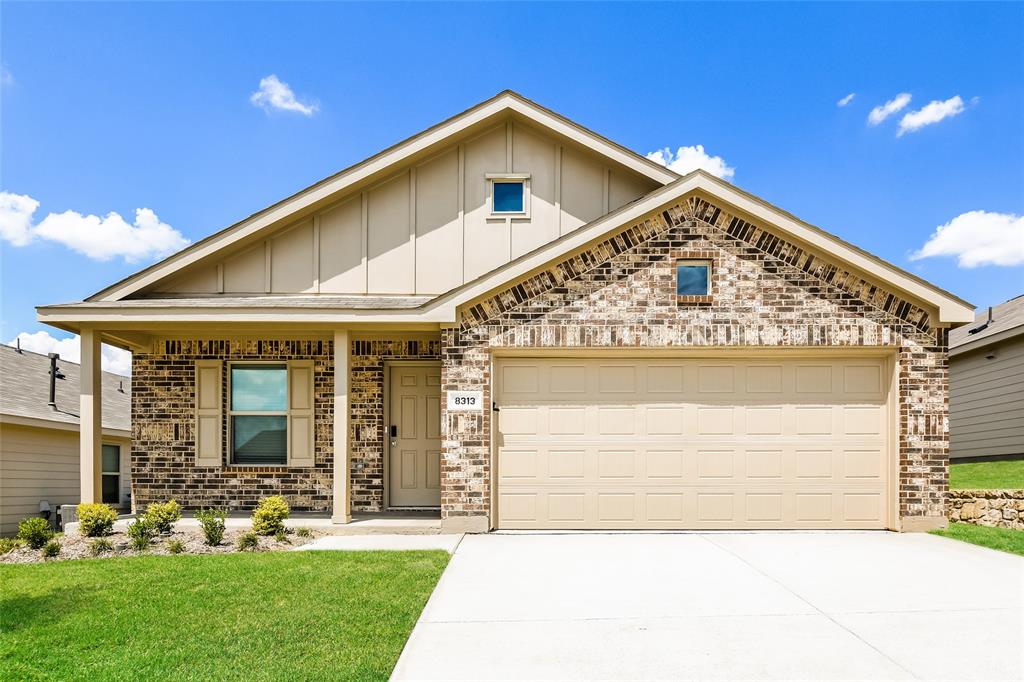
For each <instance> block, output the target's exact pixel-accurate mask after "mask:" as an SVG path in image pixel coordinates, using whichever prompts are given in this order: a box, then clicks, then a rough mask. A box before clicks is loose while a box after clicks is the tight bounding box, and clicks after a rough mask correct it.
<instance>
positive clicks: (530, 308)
mask: <svg viewBox="0 0 1024 682" xmlns="http://www.w3.org/2000/svg"><path fill="white" fill-rule="evenodd" d="M694 254H699V255H700V256H701V257H710V258H711V260H713V262H714V263H713V275H712V276H713V286H714V290H713V296H712V300H711V301H710V302H706V301H699V302H696V301H695V302H688V301H686V300H679V299H678V297H677V296H676V292H675V281H674V263H675V260H676V258H677V257H678V256H686V257H692V256H693V255H694ZM443 338H444V362H443V365H442V385H443V389H444V390H446V391H447V390H482V391H483V392H484V397H485V404H489V402H490V400H491V396H490V387H491V376H490V367H491V351H492V350H493V349H498V348H509V347H512V348H526V347H529V348H565V347H569V348H636V349H643V348H665V347H678V348H686V347H765V346H786V347H801V346H804V347H822V346H826V347H828V346H837V347H889V348H893V349H894V350H895V351H896V353H897V355H898V363H899V379H898V382H899V386H898V394H899V406H898V415H899V443H898V447H899V452H900V462H899V515H900V516H901V517H902V516H916V517H942V516H943V515H944V503H945V496H946V491H947V480H948V479H947V476H948V434H947V413H948V402H947V397H948V367H947V354H946V350H947V348H946V345H947V339H946V333H945V331H944V330H938V329H932V328H931V326H930V322H929V319H928V315H927V313H926V311H924V310H922V309H921V308H918V307H917V306H915V305H913V304H911V303H909V302H907V301H904V300H902V299H901V298H900V297H899V296H896V295H895V294H894V293H892V292H889V291H886V290H884V289H882V288H880V287H878V286H876V285H872V284H870V283H869V282H866V281H865V280H863V279H861V278H860V277H857V276H856V275H854V274H853V273H851V272H848V271H846V270H844V269H842V268H840V267H838V266H836V265H834V264H832V263H829V262H828V261H827V260H824V259H822V258H821V257H819V256H815V255H813V254H811V253H808V252H806V251H804V250H803V249H801V248H800V247H799V246H797V245H796V244H793V243H790V242H787V241H786V240H784V239H782V238H781V237H779V236H777V235H775V234H773V233H771V232H770V231H768V230H766V229H764V228H761V227H759V226H756V225H753V224H751V223H749V222H746V221H744V220H742V219H741V218H739V217H737V216H734V215H731V214H729V213H728V212H726V211H725V210H723V209H722V208H720V207H718V206H715V205H713V204H710V203H708V202H707V201H704V200H702V199H698V198H690V199H688V200H686V201H684V202H682V203H680V204H679V205H677V206H675V207H673V208H671V209H669V210H666V211H664V212H663V213H662V214H660V215H658V216H655V217H652V218H650V219H648V220H646V221H644V222H641V223H638V224H636V225H633V226H631V227H629V228H627V229H625V230H623V231H621V232H619V233H617V234H616V235H614V236H612V237H610V238H608V239H606V240H604V241H602V242H600V243H598V244H596V245H595V246H593V247H591V248H589V249H588V250H586V251H584V252H582V253H579V254H577V255H574V256H572V257H570V258H568V259H566V260H563V261H561V262H559V263H557V264H556V265H554V266H552V267H551V268H549V269H547V270H545V271H543V272H540V273H538V274H536V275H534V276H532V277H530V278H529V279H527V280H525V281H523V282H521V283H519V284H516V285H515V286H512V287H510V288H508V289H507V290H505V291H502V292H500V293H498V294H496V295H494V296H492V297H490V298H488V299H486V300H484V301H481V302H479V303H477V304H475V305H473V306H472V307H470V308H469V309H467V310H466V311H464V313H463V315H462V319H461V320H460V324H459V326H458V327H457V328H453V329H450V330H446V331H445V332H444V337H443ZM442 404H443V401H442ZM443 419H444V424H443V428H442V433H444V434H445V442H444V443H443V451H444V455H443V456H444V462H443V464H442V474H443V484H442V509H443V515H444V516H446V517H453V516H477V515H483V514H487V513H488V512H489V506H490V496H491V488H490V483H491V482H490V475H491V472H490V428H491V422H490V414H489V412H486V411H485V412H484V413H483V414H482V415H472V414H465V413H452V414H448V413H445V414H444V415H443Z"/></svg>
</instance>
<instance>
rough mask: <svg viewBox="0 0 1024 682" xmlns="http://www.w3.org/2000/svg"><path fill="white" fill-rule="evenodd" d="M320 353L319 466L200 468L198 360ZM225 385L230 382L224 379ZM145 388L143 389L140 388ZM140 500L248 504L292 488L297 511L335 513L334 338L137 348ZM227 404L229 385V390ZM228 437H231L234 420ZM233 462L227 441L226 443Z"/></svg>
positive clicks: (136, 492) (135, 477)
mask: <svg viewBox="0 0 1024 682" xmlns="http://www.w3.org/2000/svg"><path fill="white" fill-rule="evenodd" d="M307 359H309V360H313V361H314V363H315V364H314V368H313V397H314V401H315V404H316V413H315V415H314V425H313V434H314V435H313V438H314V442H315V448H314V466H313V467H311V468H289V467H284V466H269V467H254V466H237V467H235V466H221V467H197V466H195V464H194V461H195V436H194V433H193V432H194V430H195V361H196V360H224V361H225V368H224V372H225V373H226V372H227V365H226V363H227V362H230V361H240V360H282V361H286V360H307ZM221 383H222V385H225V386H226V382H225V381H224V380H223V378H222V382H221ZM136 387H137V388H136ZM132 388H133V390H132V501H133V504H134V505H135V508H136V509H140V510H141V509H144V508H145V506H146V505H147V504H149V503H150V502H165V501H167V500H169V499H172V498H173V499H175V500H177V501H178V502H179V503H180V504H181V505H182V506H183V507H185V508H186V509H196V508H199V507H203V506H216V507H226V508H228V509H231V510H248V509H251V508H252V507H253V506H255V504H256V502H257V501H258V500H259V499H260V498H261V497H265V496H267V495H277V494H281V495H284V496H285V497H286V498H287V499H288V502H289V504H290V505H292V508H293V509H295V510H297V511H322V512H329V511H330V509H331V504H332V497H331V482H332V480H333V473H332V467H333V465H334V453H333V449H334V448H333V445H334V443H333V433H334V431H333V428H334V426H333V425H334V356H333V343H332V342H331V341H326V340H288V339H269V340H218V339H204V340H165V341H160V342H158V343H157V344H156V348H155V352H152V353H134V354H133V355H132ZM222 399H223V409H224V411H226V410H227V391H226V390H225V391H223V392H222ZM223 438H224V441H223V442H225V443H226V440H227V420H226V419H225V420H224V425H223ZM223 450H224V454H223V456H224V458H225V464H226V462H227V456H228V455H227V447H224V448H223Z"/></svg>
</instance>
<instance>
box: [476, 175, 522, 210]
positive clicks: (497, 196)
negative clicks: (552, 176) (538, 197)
mask: <svg viewBox="0 0 1024 682" xmlns="http://www.w3.org/2000/svg"><path fill="white" fill-rule="evenodd" d="M487 196H488V199H489V200H490V209H491V210H490V214H491V217H494V218H498V217H505V216H511V217H513V218H529V217H530V176H529V175H526V174H523V173H501V174H499V173H492V174H488V175H487Z"/></svg>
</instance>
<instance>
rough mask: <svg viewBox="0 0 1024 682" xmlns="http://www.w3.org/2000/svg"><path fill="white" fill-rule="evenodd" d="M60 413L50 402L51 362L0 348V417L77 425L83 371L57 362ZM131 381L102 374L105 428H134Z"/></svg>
mask: <svg viewBox="0 0 1024 682" xmlns="http://www.w3.org/2000/svg"><path fill="white" fill-rule="evenodd" d="M57 368H58V370H59V371H60V373H61V374H63V375H64V378H63V379H58V380H57V398H56V403H57V409H53V408H52V407H50V406H49V405H48V404H47V403H48V401H49V399H50V395H49V394H50V358H49V357H47V356H45V355H40V354H39V353H33V352H32V351H28V350H22V351H21V352H20V353H19V352H18V351H17V350H16V349H15V348H13V347H11V346H6V345H0V414H3V415H11V416H15V417H27V418H31V419H45V420H47V421H53V422H62V423H65V424H75V425H77V424H78V416H79V390H80V386H81V367H80V366H79V365H78V364H76V363H74V362H68V361H67V360H63V359H62V360H58V361H57ZM131 398H132V380H131V379H130V378H129V377H124V376H121V375H119V374H113V373H111V372H103V428H105V429H121V430H125V431H127V430H129V429H130V428H131V402H132V400H131Z"/></svg>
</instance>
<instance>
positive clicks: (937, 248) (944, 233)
mask: <svg viewBox="0 0 1024 682" xmlns="http://www.w3.org/2000/svg"><path fill="white" fill-rule="evenodd" d="M933 256H956V257H957V265H959V266H960V267H962V268H975V267H978V266H979V265H1004V266H1013V265H1024V216H1019V215H1013V214H1012V213H993V212H989V211H969V212H968V213H961V214H960V215H958V216H957V217H955V218H953V219H952V220H950V221H949V222H948V223H946V224H945V225H940V226H939V227H937V228H936V229H935V232H934V233H933V234H932V236H931V237H929V239H928V241H927V242H926V243H925V245H924V246H922V247H921V248H920V249H919V250H917V251H915V252H914V253H912V254H910V259H911V260H920V259H921V258H931V257H933Z"/></svg>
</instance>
